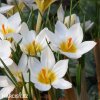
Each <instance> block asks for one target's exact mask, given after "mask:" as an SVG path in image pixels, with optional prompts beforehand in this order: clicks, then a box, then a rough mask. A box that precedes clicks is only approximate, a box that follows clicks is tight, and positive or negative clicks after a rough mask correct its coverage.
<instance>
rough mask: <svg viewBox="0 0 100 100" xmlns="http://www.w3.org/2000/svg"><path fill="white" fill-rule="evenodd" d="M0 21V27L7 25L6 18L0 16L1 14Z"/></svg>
mask: <svg viewBox="0 0 100 100" xmlns="http://www.w3.org/2000/svg"><path fill="white" fill-rule="evenodd" d="M0 19H2V20H0V26H1V25H2V24H7V23H8V20H7V18H6V17H5V16H4V15H2V14H0Z"/></svg>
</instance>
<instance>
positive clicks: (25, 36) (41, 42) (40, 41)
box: [20, 23, 47, 56]
mask: <svg viewBox="0 0 100 100" xmlns="http://www.w3.org/2000/svg"><path fill="white" fill-rule="evenodd" d="M46 30H47V28H44V29H43V30H42V31H41V32H40V33H39V34H38V35H36V32H35V31H33V30H31V31H29V29H28V26H27V24H25V23H22V28H21V31H20V33H21V37H22V41H21V43H20V47H21V50H22V51H23V53H25V54H27V55H30V56H36V55H37V54H39V53H40V52H41V51H42V50H43V49H44V48H45V47H46V46H47V43H46V39H45V37H46V33H45V31H46Z"/></svg>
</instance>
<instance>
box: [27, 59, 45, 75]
mask: <svg viewBox="0 0 100 100" xmlns="http://www.w3.org/2000/svg"><path fill="white" fill-rule="evenodd" d="M28 67H29V68H30V70H31V72H32V73H33V74H36V75H37V73H38V72H39V71H40V70H41V69H42V67H44V66H42V64H41V63H40V61H39V60H38V59H36V58H33V57H29V60H28Z"/></svg>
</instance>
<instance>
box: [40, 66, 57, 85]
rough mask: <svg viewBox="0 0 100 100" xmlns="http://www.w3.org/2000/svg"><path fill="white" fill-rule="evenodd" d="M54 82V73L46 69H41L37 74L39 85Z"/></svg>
mask: <svg viewBox="0 0 100 100" xmlns="http://www.w3.org/2000/svg"><path fill="white" fill-rule="evenodd" d="M55 80H56V75H55V73H54V72H53V71H52V70H50V69H48V68H43V69H42V70H41V71H40V72H39V74H38V81H39V82H40V83H43V84H51V83H52V82H54V81H55Z"/></svg>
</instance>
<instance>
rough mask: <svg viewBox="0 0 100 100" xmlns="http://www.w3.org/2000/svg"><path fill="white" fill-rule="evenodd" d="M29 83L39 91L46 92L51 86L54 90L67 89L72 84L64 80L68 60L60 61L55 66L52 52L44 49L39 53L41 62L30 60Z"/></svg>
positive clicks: (34, 59)
mask: <svg viewBox="0 0 100 100" xmlns="http://www.w3.org/2000/svg"><path fill="white" fill-rule="evenodd" d="M30 66H31V67H30V70H31V81H32V82H33V83H34V84H35V87H36V88H37V89H39V90H40V91H48V90H49V89H50V88H51V85H52V86H53V87H54V88H56V89H69V88H71V87H72V84H71V83H70V82H68V81H66V80H64V78H62V77H64V75H65V74H66V72H67V69H68V60H60V61H58V62H57V63H56V64H55V58H54V55H53V53H52V51H51V50H50V49H49V48H46V49H44V50H43V52H42V53H41V62H40V61H38V60H37V59H36V58H31V59H30Z"/></svg>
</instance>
